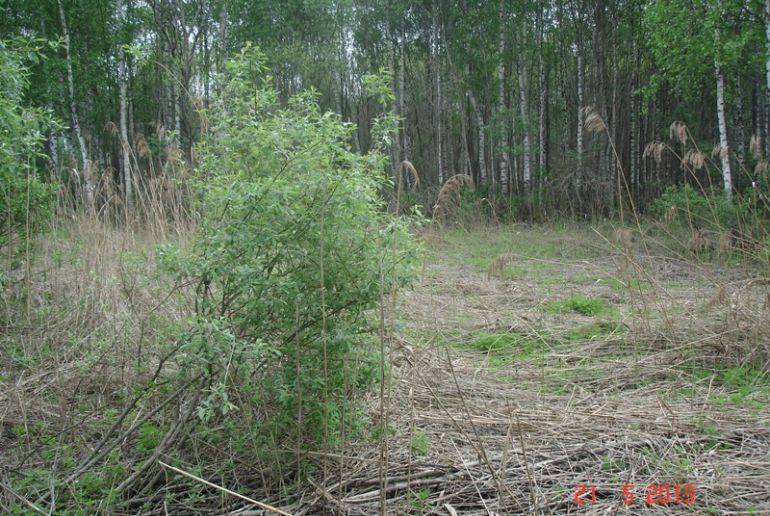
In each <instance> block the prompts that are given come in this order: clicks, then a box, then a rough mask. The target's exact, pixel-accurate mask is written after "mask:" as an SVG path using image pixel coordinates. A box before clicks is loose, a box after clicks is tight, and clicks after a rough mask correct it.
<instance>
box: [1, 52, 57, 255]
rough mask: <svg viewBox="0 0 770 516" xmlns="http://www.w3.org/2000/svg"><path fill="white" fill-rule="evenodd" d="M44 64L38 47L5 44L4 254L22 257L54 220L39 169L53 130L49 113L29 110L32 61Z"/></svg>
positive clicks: (3, 96)
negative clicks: (44, 145)
mask: <svg viewBox="0 0 770 516" xmlns="http://www.w3.org/2000/svg"><path fill="white" fill-rule="evenodd" d="M37 59H40V54H39V53H38V50H37V49H36V48H35V47H34V46H33V44H31V43H29V42H27V41H25V40H22V39H18V40H13V41H2V40H0V248H6V249H10V250H11V252H12V253H17V252H19V251H21V250H23V249H24V248H25V244H26V242H27V237H28V236H29V234H28V233H33V232H34V231H36V230H37V229H38V228H39V227H40V226H41V224H43V223H44V222H45V220H46V219H47V218H48V217H49V216H50V214H51V206H52V202H51V201H52V195H51V194H52V191H53V190H52V187H51V185H46V184H44V183H43V182H41V181H40V179H39V177H38V171H37V167H36V163H37V161H38V160H39V159H41V157H42V155H41V147H42V143H43V141H44V137H45V136H44V135H45V132H46V131H47V130H50V129H54V128H55V124H54V122H53V120H52V119H51V117H50V116H49V115H48V113H46V112H44V111H41V110H36V109H32V108H30V107H27V106H25V105H24V94H25V91H26V90H27V88H28V86H29V69H28V68H27V66H26V64H25V63H27V62H29V61H33V60H37Z"/></svg>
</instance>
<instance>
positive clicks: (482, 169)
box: [468, 90, 487, 185]
mask: <svg viewBox="0 0 770 516" xmlns="http://www.w3.org/2000/svg"><path fill="white" fill-rule="evenodd" d="M468 98H469V99H470V101H471V107H472V108H473V112H474V114H475V115H476V123H477V124H478V126H479V185H483V184H484V183H486V181H487V159H486V141H485V135H484V114H483V113H482V111H481V106H479V104H478V103H477V102H476V97H474V95H473V92H471V91H470V90H468Z"/></svg>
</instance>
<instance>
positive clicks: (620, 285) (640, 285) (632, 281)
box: [599, 276, 651, 290]
mask: <svg viewBox="0 0 770 516" xmlns="http://www.w3.org/2000/svg"><path fill="white" fill-rule="evenodd" d="M599 283H601V284H602V285H607V286H608V287H610V288H611V289H613V290H644V289H648V288H650V286H651V285H650V283H649V282H647V281H643V280H640V279H639V278H629V279H622V278H618V277H615V276H610V277H608V278H599Z"/></svg>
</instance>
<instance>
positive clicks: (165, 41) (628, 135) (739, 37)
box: [0, 0, 770, 216]
mask: <svg viewBox="0 0 770 516" xmlns="http://www.w3.org/2000/svg"><path fill="white" fill-rule="evenodd" d="M765 4H766V2H762V1H759V0H752V1H742V0H728V1H721V0H720V1H708V2H700V1H699V2H694V1H693V2H681V1H676V2H674V1H662V0H661V1H647V0H640V1H610V0H601V1H592V2H588V1H583V0H573V1H568V2H567V1H565V2H506V1H504V0H500V1H499V2H451V1H440V0H435V1H424V2H377V1H361V2H359V1H341V2H331V1H330V2H324V1H314V2H305V1H290V2H266V1H235V0H233V1H214V0H192V1H187V0H164V1H160V0H158V1H155V0H153V1H139V0H120V1H114V2H107V1H94V2H88V1H77V2H75V1H67V0H59V1H57V2H52V1H41V2H27V1H15V0H6V1H5V2H4V4H3V16H2V22H0V36H2V37H3V38H6V39H7V38H10V37H15V36H23V37H37V38H45V39H47V40H49V41H58V42H59V45H58V46H57V47H56V49H55V50H52V51H47V52H46V53H45V59H44V60H41V61H39V62H38V63H37V64H36V65H35V66H34V67H32V69H31V76H30V80H31V88H30V89H29V91H28V93H27V98H28V99H29V101H30V102H31V103H32V104H34V105H36V106H37V107H40V108H44V109H47V110H50V111H51V112H52V113H54V114H55V115H56V117H57V119H58V120H60V121H62V123H63V124H64V125H65V126H66V127H67V129H66V130H60V131H50V132H49V133H48V134H47V138H48V141H47V146H46V154H47V155H48V156H49V158H50V160H51V161H52V167H51V169H50V170H51V174H52V176H55V177H57V178H58V179H59V180H62V181H65V182H66V183H67V184H68V185H69V186H70V188H71V189H72V190H73V191H75V190H82V191H83V192H90V193H85V194H84V195H85V197H86V199H87V200H88V202H94V203H96V204H98V205H103V204H104V203H110V202H114V201H115V199H114V197H118V198H120V199H126V198H127V199H129V203H128V204H130V203H131V196H132V195H133V192H134V190H135V189H137V188H139V189H147V188H149V186H148V183H149V182H150V181H152V180H157V179H158V178H160V177H166V172H167V169H168V165H169V162H170V161H175V160H182V161H184V163H186V164H188V165H191V166H194V165H195V155H194V146H195V143H196V142H197V141H198V140H199V138H200V136H201V133H202V132H205V128H206V119H205V113H206V108H207V106H209V104H210V102H211V96H212V94H213V93H214V92H215V91H216V89H217V88H218V87H219V86H217V81H216V78H217V76H218V74H221V73H222V71H223V66H224V63H225V60H226V59H227V58H228V57H229V56H231V55H232V54H233V53H234V52H237V51H239V50H240V49H241V47H242V46H243V45H244V44H245V43H246V42H251V43H253V44H254V45H257V46H259V47H260V48H261V49H262V50H263V51H264V52H265V53H266V54H267V56H268V67H269V69H270V75H271V78H272V84H273V86H274V87H275V89H276V90H277V91H278V92H279V94H280V96H281V99H282V100H283V101H285V100H286V99H288V98H289V97H290V96H291V95H293V94H295V93H297V92H299V91H303V90H306V89H309V88H313V89H314V90H315V91H316V92H317V95H318V102H319V104H320V107H321V109H322V110H324V111H325V110H329V111H332V112H334V113H337V114H338V115H339V116H340V118H341V119H342V120H343V121H345V122H353V123H354V124H356V127H357V131H356V132H355V133H354V134H353V135H352V138H351V144H352V145H353V148H354V149H356V150H366V149H369V148H370V147H371V146H372V138H371V135H370V133H369V128H370V122H371V120H372V119H373V118H374V117H375V116H376V115H377V114H378V112H379V111H380V110H381V107H379V106H377V105H376V104H374V103H373V102H372V100H371V99H370V98H367V96H366V95H365V92H364V84H363V81H364V78H365V76H366V75H367V74H369V73H373V72H378V71H381V70H384V71H386V72H387V73H388V74H389V77H390V81H391V87H392V92H393V99H392V105H391V106H388V109H391V110H393V111H394V112H395V113H396V114H397V115H398V117H399V119H400V122H399V130H398V135H397V137H396V138H394V140H393V142H392V146H391V148H390V151H389V152H390V156H391V162H392V163H393V164H394V165H393V166H394V171H395V168H396V166H397V165H398V164H399V163H400V162H401V161H402V160H407V161H410V162H411V163H412V164H413V165H414V167H415V168H416V170H417V171H418V173H419V177H420V179H421V183H422V185H423V186H424V187H425V188H427V189H430V187H431V186H432V185H441V184H443V183H444V182H445V181H446V180H447V179H449V178H450V177H452V176H453V175H456V174H466V175H470V176H472V177H473V179H474V182H475V183H476V184H477V185H480V186H481V187H482V188H483V189H484V190H485V191H486V192H487V197H488V198H489V199H490V200H491V201H492V203H493V204H494V205H495V207H496V209H513V210H519V211H523V212H524V213H525V214H530V215H533V216H534V215H546V214H553V213H555V214H569V215H571V216H576V215H581V216H582V215H589V216H602V215H605V216H606V215H612V214H614V213H616V212H617V208H618V202H619V195H618V189H619V188H620V190H621V194H622V195H621V197H623V198H625V199H626V201H625V202H629V201H632V202H633V203H634V204H635V205H636V206H637V207H639V208H640V209H642V208H644V207H645V206H646V205H647V204H648V203H649V202H650V201H651V200H652V199H654V198H655V197H656V196H658V195H660V194H661V193H662V191H663V190H664V189H665V188H666V187H667V186H669V185H672V184H680V183H683V182H688V181H691V182H699V183H701V184H703V185H707V186H708V187H711V186H712V185H713V187H714V188H718V189H721V188H723V189H724V190H725V191H726V192H728V194H729V193H730V192H739V193H743V192H746V191H747V190H748V189H751V188H752V187H754V188H763V191H765V192H766V191H767V161H766V157H767V155H768V150H770V147H769V145H770V144H768V125H769V124H770V116H768V102H769V101H768V97H769V96H770V90H769V88H770V75H768V74H770V64H768V57H767V52H768V50H767V49H768V44H770V39H768V37H767V34H770V32H767V31H770V28H768V24H767V21H766V20H767V16H768V14H767V5H765ZM586 121H593V122H594V123H591V124H588V125H587V124H586ZM672 124H674V125H672ZM660 146H665V147H666V150H665V151H663V149H661V148H660ZM679 158H681V159H679ZM682 161H684V162H685V165H684V166H682ZM172 168H173V167H172ZM73 171H77V172H78V173H77V174H73ZM394 173H395V172H394ZM619 184H620V185H622V186H620V185H619ZM433 194H435V191H433ZM92 195H93V196H94V199H93V200H90V198H91V196H92ZM429 197H430V196H429ZM432 200H434V199H429V198H425V199H423V203H424V204H426V205H429V204H430V203H431V201H432ZM522 206H523V207H524V209H522Z"/></svg>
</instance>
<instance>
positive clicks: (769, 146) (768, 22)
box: [765, 0, 770, 153]
mask: <svg viewBox="0 0 770 516" xmlns="http://www.w3.org/2000/svg"><path fill="white" fill-rule="evenodd" d="M765 39H766V40H767V55H766V60H765V79H766V80H767V91H766V92H765V93H766V95H767V96H766V97H765V99H766V100H765V102H766V104H765V149H766V152H767V153H770V132H769V131H767V129H768V124H770V0H765Z"/></svg>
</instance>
